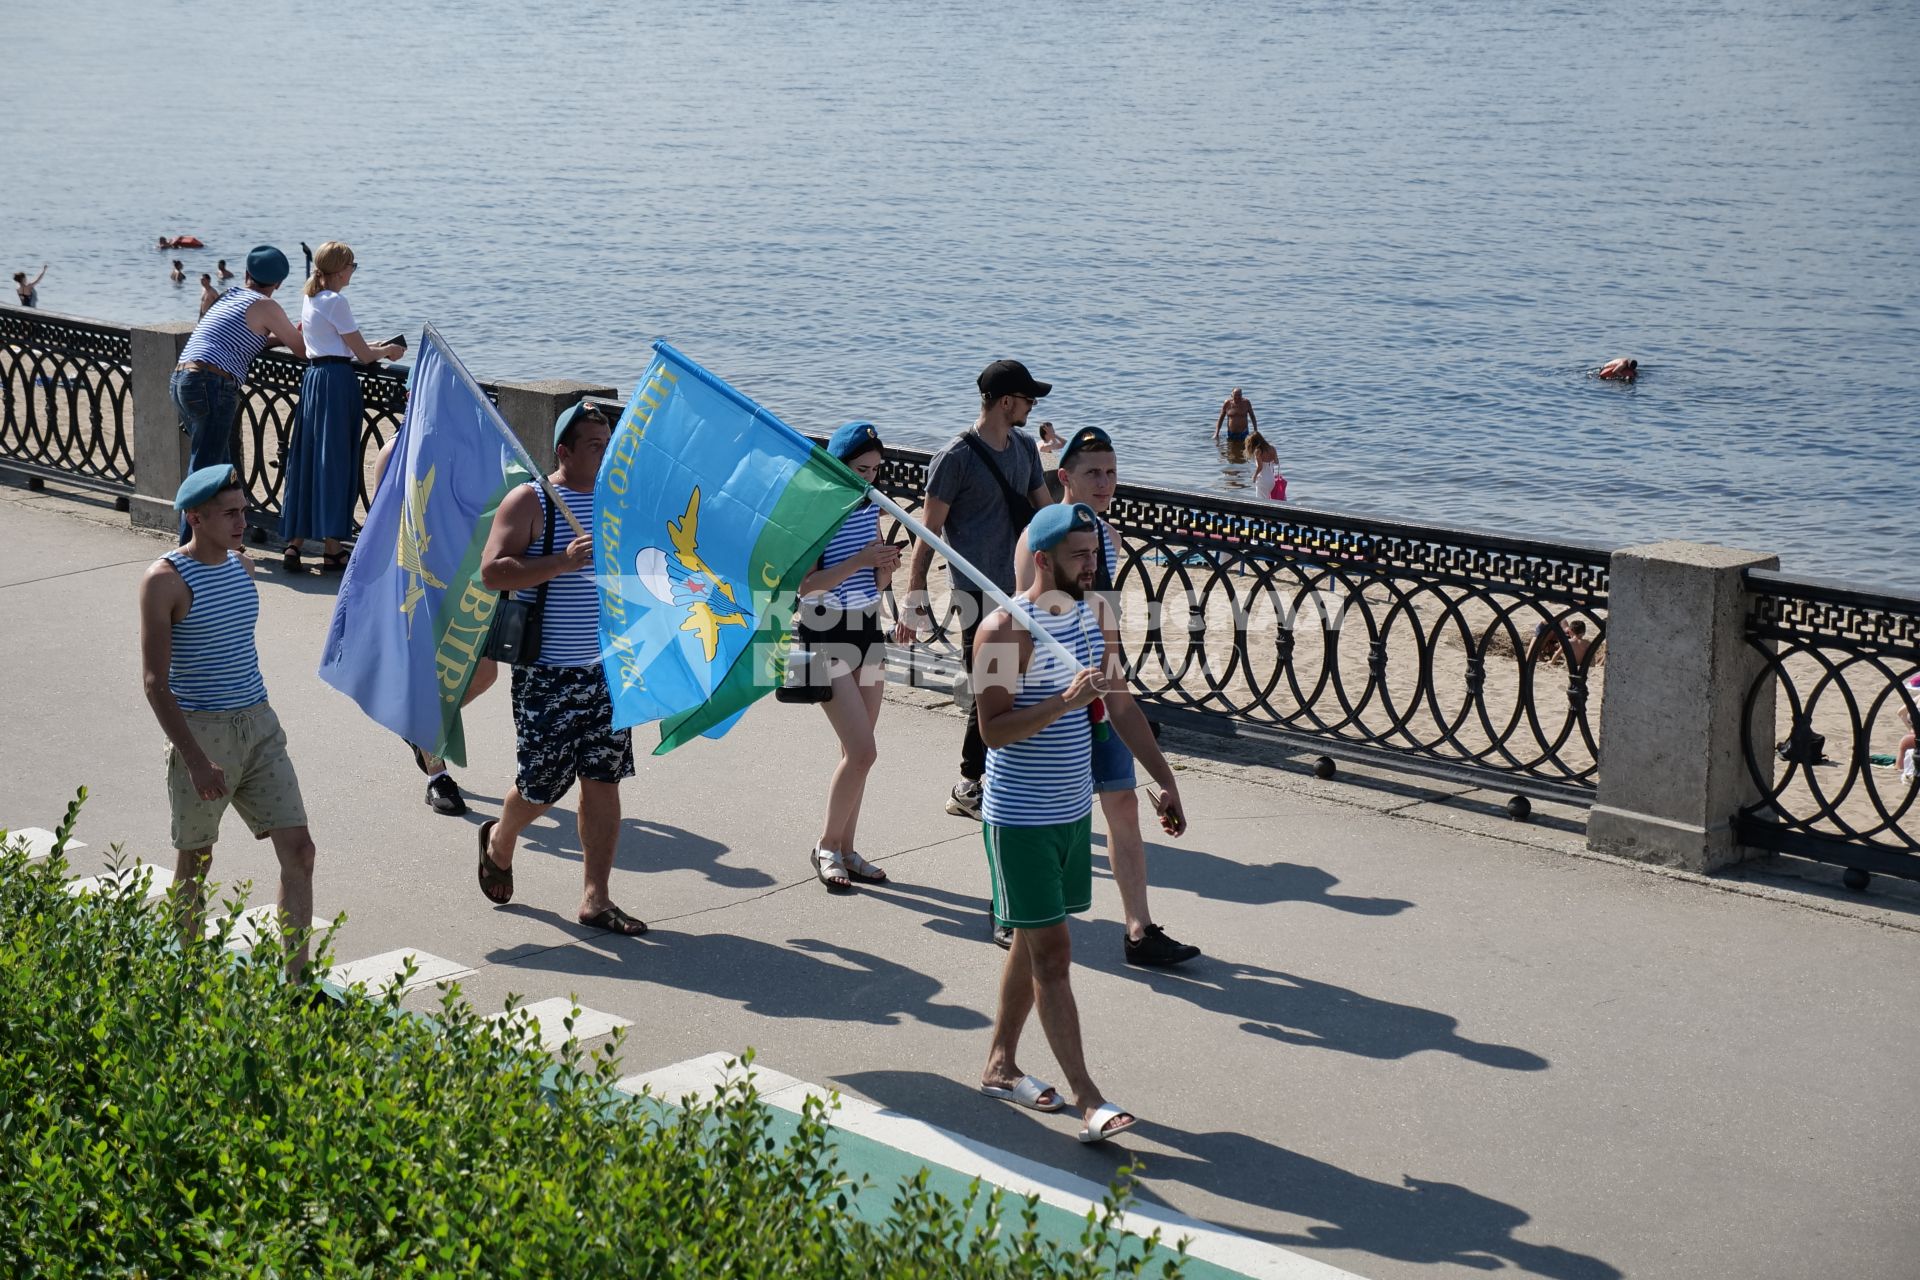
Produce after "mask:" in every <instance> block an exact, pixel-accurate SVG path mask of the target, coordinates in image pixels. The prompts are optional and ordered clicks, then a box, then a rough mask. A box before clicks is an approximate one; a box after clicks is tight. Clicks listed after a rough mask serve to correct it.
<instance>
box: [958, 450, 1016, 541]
mask: <svg viewBox="0 0 1920 1280" xmlns="http://www.w3.org/2000/svg"><path fill="white" fill-rule="evenodd" d="M960 438H961V439H962V440H965V441H966V442H967V447H968V448H969V449H972V450H973V452H974V456H975V457H977V458H979V459H980V461H981V462H982V463H983V464H984V465H985V466H986V468H987V472H988V473H989V474H990V475H992V476H993V479H994V483H996V484H998V485H999V486H1000V496H1001V497H1003V498H1005V499H1006V500H1007V518H1008V519H1010V520H1012V521H1013V527H1014V529H1015V530H1016V531H1018V530H1021V529H1024V528H1026V527H1027V524H1028V522H1030V521H1031V520H1032V519H1033V503H1031V502H1029V501H1028V500H1027V495H1026V494H1024V493H1018V492H1015V490H1014V487H1013V485H1012V484H1010V483H1008V481H1007V475H1006V472H1004V471H1002V470H1000V464H999V463H997V462H995V461H994V460H993V450H991V449H989V448H987V446H986V445H984V444H982V443H980V437H979V436H977V435H975V434H974V433H973V432H971V431H963V432H961V433H960ZM1012 447H1013V448H1015V449H1018V448H1019V447H1020V446H1019V445H1017V444H1016V445H1013V446H1012Z"/></svg>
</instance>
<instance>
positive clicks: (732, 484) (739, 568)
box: [593, 342, 867, 755]
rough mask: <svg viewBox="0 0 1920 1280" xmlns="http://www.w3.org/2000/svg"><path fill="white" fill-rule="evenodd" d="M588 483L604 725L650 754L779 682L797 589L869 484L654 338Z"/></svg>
mask: <svg viewBox="0 0 1920 1280" xmlns="http://www.w3.org/2000/svg"><path fill="white" fill-rule="evenodd" d="M653 350H654V360H653V364H652V365H651V366H650V367H649V368H648V369H647V373H646V376H645V377H644V378H642V379H641V380H640V385H639V387H638V388H637V389H636V390H635V391H634V393H633V400H632V402H631V403H630V404H628V405H627V409H626V412H625V413H624V414H622V415H621V417H620V423H619V425H618V426H617V427H616V428H615V429H614V432H613V438H612V440H610V441H609V442H608V444H607V453H606V457H605V458H604V459H603V460H602V462H601V464H600V478H599V481H598V483H597V484H596V485H595V487H594V523H595V526H596V527H595V529H594V540H593V541H594V561H595V573H596V574H597V575H598V577H599V581H600V654H601V661H602V663H603V665H604V666H605V668H606V673H607V687H608V689H610V690H611V691H612V694H613V723H614V724H615V726H616V727H622V728H624V727H626V726H628V725H636V724H643V723H646V722H648V721H652V720H659V721H661V722H662V723H661V726H660V745H659V746H658V747H657V748H655V750H654V754H655V755H662V754H664V753H666V752H668V751H671V750H673V748H675V747H677V746H679V745H680V744H681V743H683V742H686V741H687V740H688V739H690V738H693V737H695V736H698V735H702V734H704V735H706V736H709V737H715V738H717V737H719V736H720V735H721V734H723V733H725V732H726V731H727V730H728V729H729V728H731V727H732V725H733V722H734V721H735V720H736V719H738V717H739V715H740V713H741V712H743V711H745V710H746V708H747V706H748V705H749V704H751V703H752V702H753V701H754V700H755V699H756V698H759V697H760V696H761V695H762V694H764V693H766V692H768V691H769V690H771V689H773V688H775V687H777V686H778V685H779V683H780V682H781V680H782V679H784V678H785V670H786V660H787V645H788V641H789V634H790V629H791V627H792V625H793V610H794V604H795V598H796V595H797V591H798V588H799V585H800V580H801V579H802V578H803V577H805V576H806V574H807V572H808V571H809V570H811V569H812V568H813V565H814V562H815V561H816V560H817V559H819V556H820V552H821V550H822V549H823V548H824V547H825V546H826V544H827V541H828V539H829V538H831V537H832V536H833V531H834V529H835V528H836V527H837V526H838V525H839V523H840V521H841V520H842V519H843V518H844V517H845V516H846V514H847V513H848V512H849V511H851V510H853V508H854V507H855V506H857V505H858V504H859V503H860V501H861V500H862V499H863V498H864V497H865V495H866V492H867V486H866V484H865V483H864V482H862V481H861V479H860V477H859V476H857V475H855V474H854V473H853V472H852V471H851V470H850V469H849V468H848V467H847V466H846V465H845V464H844V463H842V462H840V461H839V460H838V459H837V458H835V457H833V456H832V455H831V454H829V453H828V452H827V451H826V450H824V449H820V448H816V447H815V446H814V445H813V443H812V442H811V441H809V440H808V439H807V438H806V437H805V436H803V435H801V434H800V433H799V432H797V431H795V430H794V429H793V428H792V427H789V426H788V425H787V424H786V423H784V422H782V421H780V419H778V418H776V417H774V416H773V415H772V414H771V413H768V412H767V411H766V410H765V409H763V408H761V407H760V406H759V405H757V404H755V403H754V402H753V401H752V400H750V399H748V398H747V397H746V396H744V395H742V394H740V392H738V391H736V390H734V389H733V388H732V387H730V386H728V385H727V384H726V383H725V382H723V381H721V380H720V379H719V378H717V377H715V376H714V375H713V374H711V373H709V372H707V371H706V370H705V369H703V368H701V367H700V366H699V365H697V364H695V363H694V362H693V361H691V360H689V359H687V357H685V356H684V355H681V354H680V353H679V352H678V351H676V350H674V349H673V348H672V347H671V346H669V345H668V344H667V343H665V342H656V343H654V344H653Z"/></svg>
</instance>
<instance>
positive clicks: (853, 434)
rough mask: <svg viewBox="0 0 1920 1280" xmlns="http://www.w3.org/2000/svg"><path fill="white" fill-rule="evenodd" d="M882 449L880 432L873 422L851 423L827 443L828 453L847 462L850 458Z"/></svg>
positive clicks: (843, 426) (834, 434)
mask: <svg viewBox="0 0 1920 1280" xmlns="http://www.w3.org/2000/svg"><path fill="white" fill-rule="evenodd" d="M879 447H880V432H879V431H878V430H876V429H875V428H874V425H873V424H872V423H871V422H865V421H861V422H849V423H845V424H843V425H842V426H841V428H840V429H839V430H838V431H836V432H834V433H833V438H832V439H830V440H828V441H827V452H828V453H830V454H832V455H833V456H834V457H836V458H838V459H840V461H842V462H845V461H846V460H847V459H848V458H851V457H854V456H856V455H858V454H862V453H865V452H866V451H867V450H869V449H878V448H879Z"/></svg>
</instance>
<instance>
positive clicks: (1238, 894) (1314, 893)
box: [1093, 845, 1414, 916]
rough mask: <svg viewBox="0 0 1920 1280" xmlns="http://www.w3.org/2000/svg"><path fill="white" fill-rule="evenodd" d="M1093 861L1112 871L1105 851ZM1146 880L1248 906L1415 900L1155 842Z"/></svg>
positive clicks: (1382, 906)
mask: <svg viewBox="0 0 1920 1280" xmlns="http://www.w3.org/2000/svg"><path fill="white" fill-rule="evenodd" d="M1093 865H1094V867H1095V869H1096V870H1099V871H1101V872H1103V873H1105V874H1106V875H1107V876H1109V877H1111V876H1112V874H1113V869H1112V866H1111V864H1110V863H1109V862H1108V861H1107V857H1106V855H1104V854H1101V855H1098V856H1096V857H1095V858H1094V860H1093ZM1147 883H1148V886H1149V887H1150V888H1151V889H1183V890H1185V891H1186V892H1188V893H1191V894H1194V895H1196V896H1198V897H1202V898H1212V899H1216V900H1218V901H1221V902H1244V903H1247V904H1249V905H1252V906H1267V905H1270V904H1272V903H1275V902H1307V903H1312V904H1314V905H1316V906H1322V907H1332V908H1333V909H1334V910H1336V911H1347V912H1351V913H1352V914H1354V915H1360V916H1391V915H1398V914H1399V913H1400V912H1402V911H1405V910H1407V909H1408V908H1409V907H1411V906H1413V905H1414V904H1413V903H1411V902H1408V901H1406V900H1405V899H1403V898H1366V897H1361V896H1359V895H1357V894H1345V893H1329V892H1328V890H1330V889H1332V888H1333V886H1334V885H1337V884H1339V883H1340V877H1338V876H1336V875H1333V874H1332V873H1331V872H1327V871H1322V870H1321V869H1320V868H1319V867H1313V866H1306V865H1304V864H1301V863H1297V862H1277V861H1276V862H1267V863H1246V862H1236V861H1235V860H1234V859H1232V858H1223V857H1221V856H1220V855H1219V854H1217V853H1208V852H1206V851H1205V850H1202V849H1162V848H1160V847H1159V846H1157V845H1148V846H1147Z"/></svg>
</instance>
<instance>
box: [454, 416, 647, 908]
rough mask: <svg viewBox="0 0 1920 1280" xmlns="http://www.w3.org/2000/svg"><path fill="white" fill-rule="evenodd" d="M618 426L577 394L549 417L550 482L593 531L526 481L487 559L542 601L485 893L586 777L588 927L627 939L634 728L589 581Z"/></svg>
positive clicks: (486, 576)
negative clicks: (627, 819)
mask: <svg viewBox="0 0 1920 1280" xmlns="http://www.w3.org/2000/svg"><path fill="white" fill-rule="evenodd" d="M612 435H613V424H612V423H610V422H608V421H607V418H606V415H604V414H602V413H601V412H600V410H599V409H597V408H596V407H594V406H593V405H590V404H587V403H586V402H585V401H581V402H580V403H579V404H576V405H574V406H573V407H572V408H570V409H568V410H567V411H566V412H565V413H563V414H561V415H560V417H559V418H558V420H556V421H555V422H554V424H553V445H554V455H555V458H556V465H555V467H554V470H553V473H552V474H551V475H549V476H548V477H547V480H548V483H550V484H552V485H553V487H554V489H555V490H556V491H557V492H558V493H559V494H560V498H561V500H562V501H563V502H565V503H566V504H567V510H568V511H571V512H572V513H573V517H574V519H575V520H578V521H579V522H580V526H581V527H582V528H583V529H586V530H589V532H587V533H582V534H575V533H574V532H573V524H572V522H571V521H569V520H568V519H567V518H566V517H565V516H564V515H562V514H560V512H558V511H557V510H556V509H555V508H554V507H553V505H552V500H551V499H550V498H549V497H548V495H547V491H546V489H545V488H544V487H543V486H541V485H539V484H525V485H521V486H520V487H519V488H517V489H515V490H514V491H513V492H512V493H510V494H508V495H507V496H506V497H505V498H503V499H501V502H500V510H499V511H498V512H497V513H496V514H495V515H494V518H493V529H492V531H491V532H489V533H488V535H487V549H486V551H485V553H484V554H483V555H482V557H481V561H480V578H481V581H483V582H485V583H486V585H487V586H489V587H491V588H493V589H494V590H495V591H512V592H513V593H514V596H515V598H516V599H520V600H524V601H525V602H527V603H528V604H535V605H537V606H538V607H539V609H540V613H541V618H540V627H539V630H540V639H539V647H538V650H537V652H536V653H535V654H534V656H533V657H532V659H531V660H530V661H527V662H526V665H523V666H516V667H514V669H513V736H514V756H515V760H516V763H517V765H518V771H517V773H516V774H515V776H514V783H513V790H511V791H510V792H508V793H507V798H506V802H505V803H504V804H502V805H501V806H500V817H499V818H498V819H496V820H494V821H490V822H485V823H482V824H481V827H480V833H479V841H480V865H479V877H480V892H481V893H483V894H485V895H486V897H487V900H488V901H489V902H492V903H494V904H495V905H501V904H504V903H507V902H511V901H512V900H513V851H514V846H515V844H516V843H517V842H518V841H519V839H520V833H521V832H522V831H524V830H526V828H527V825H528V824H529V823H531V822H532V821H533V820H534V819H535V818H538V817H539V816H540V815H541V814H543V813H545V812H546V811H547V810H548V809H551V808H552V807H553V806H554V805H555V804H556V803H558V802H559V801H560V799H561V798H562V797H564V796H565V795H566V794H567V792H569V791H571V790H573V784H574V782H575V781H576V780H578V782H579V783H580V816H579V823H578V825H579V829H580V852H581V858H580V862H581V866H582V869H583V872H584V875H585V880H586V884H585V887H584V888H583V889H582V891H581V894H580V910H579V912H578V914H577V918H578V919H579V921H580V923H581V924H584V925H587V926H588V927H590V928H594V929H607V930H610V931H612V932H614V933H618V934H624V935H626V936H627V937H638V936H639V935H640V934H643V933H645V932H646V931H647V925H646V922H645V921H644V920H641V919H639V918H638V917H637V916H631V915H628V914H627V913H626V912H625V911H622V910H621V909H620V908H619V907H617V906H615V905H614V902H613V898H612V897H611V896H610V893H611V890H610V886H609V882H610V881H611V879H612V877H613V854H614V850H615V848H616V847H617V846H618V845H619V843H620V783H621V780H622V779H625V778H631V777H632V776H633V733H632V731H631V730H629V729H616V728H614V727H613V695H612V694H611V693H610V692H609V691H608V689H607V677H606V672H605V671H604V669H603V668H602V667H601V665H600V592H599V588H598V586H596V585H595V583H594V580H593V534H592V533H591V532H590V531H591V530H592V529H593V527H594V518H593V484H594V480H595V478H596V477H597V476H598V475H599V474H600V460H601V458H603V457H605V456H606V452H607V441H608V440H609V439H611V438H612Z"/></svg>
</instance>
